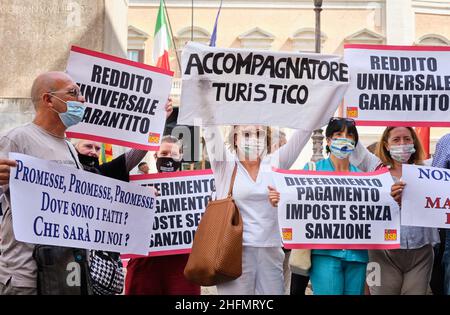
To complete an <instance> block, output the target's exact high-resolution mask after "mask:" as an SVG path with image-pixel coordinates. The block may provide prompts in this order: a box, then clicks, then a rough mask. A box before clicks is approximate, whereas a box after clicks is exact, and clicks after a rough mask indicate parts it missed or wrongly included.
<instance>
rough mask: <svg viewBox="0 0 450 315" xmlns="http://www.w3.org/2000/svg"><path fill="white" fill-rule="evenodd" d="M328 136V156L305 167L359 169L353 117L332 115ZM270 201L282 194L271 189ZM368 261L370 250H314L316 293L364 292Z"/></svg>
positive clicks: (312, 269)
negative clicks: (355, 158)
mask: <svg viewBox="0 0 450 315" xmlns="http://www.w3.org/2000/svg"><path fill="white" fill-rule="evenodd" d="M325 136H326V141H327V146H326V150H327V153H329V157H328V158H326V159H323V160H320V161H317V162H316V163H308V164H306V166H305V168H304V169H305V170H317V171H327V172H330V171H331V172H339V173H348V172H360V170H359V169H358V168H356V167H355V166H354V165H352V164H350V161H349V156H350V154H351V153H352V152H353V150H354V149H355V146H356V145H357V144H358V140H359V136H358V131H357V130H356V126H355V122H354V120H352V119H347V118H340V117H333V118H331V119H330V121H329V123H328V126H327V129H326V131H325ZM269 200H270V201H271V203H272V205H274V206H276V205H277V204H278V201H279V194H278V193H277V192H275V193H274V192H270V193H269ZM367 261H368V254H367V250H312V251H311V269H310V272H309V275H310V277H311V283H312V289H313V293H314V294H315V295H343V294H345V295H362V294H364V284H365V279H366V266H367Z"/></svg>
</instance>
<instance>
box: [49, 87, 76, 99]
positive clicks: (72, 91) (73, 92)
mask: <svg viewBox="0 0 450 315" xmlns="http://www.w3.org/2000/svg"><path fill="white" fill-rule="evenodd" d="M48 93H49V94H56V93H66V94H68V95H70V96H72V97H74V98H78V97H79V96H80V95H81V92H80V90H79V89H77V88H72V89H70V90H68V91H53V92H48Z"/></svg>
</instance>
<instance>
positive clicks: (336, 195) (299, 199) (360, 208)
mask: <svg viewBox="0 0 450 315" xmlns="http://www.w3.org/2000/svg"><path fill="white" fill-rule="evenodd" d="M274 171H275V173H274V178H275V183H276V188H277V190H278V191H279V192H280V194H281V199H280V202H279V204H278V222H279V226H280V229H281V234H282V239H283V242H284V245H285V247H286V248H312V249H393V248H400V235H399V230H400V215H399V209H398V205H397V204H396V202H395V201H394V199H393V198H392V197H391V196H390V192H391V186H392V184H393V181H392V177H391V175H390V173H389V171H387V170H382V171H377V172H373V173H337V172H312V171H287V170H280V169H275V170H274Z"/></svg>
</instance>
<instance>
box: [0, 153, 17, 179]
mask: <svg viewBox="0 0 450 315" xmlns="http://www.w3.org/2000/svg"><path fill="white" fill-rule="evenodd" d="M16 165H17V162H16V161H14V160H5V159H0V185H8V184H9V173H10V171H11V167H15V166H16Z"/></svg>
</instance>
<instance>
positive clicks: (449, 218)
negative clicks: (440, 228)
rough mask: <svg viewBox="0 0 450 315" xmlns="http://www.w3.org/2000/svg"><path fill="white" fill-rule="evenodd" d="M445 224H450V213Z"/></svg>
mask: <svg viewBox="0 0 450 315" xmlns="http://www.w3.org/2000/svg"><path fill="white" fill-rule="evenodd" d="M445 224H450V213H447V222H446V223H445Z"/></svg>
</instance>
